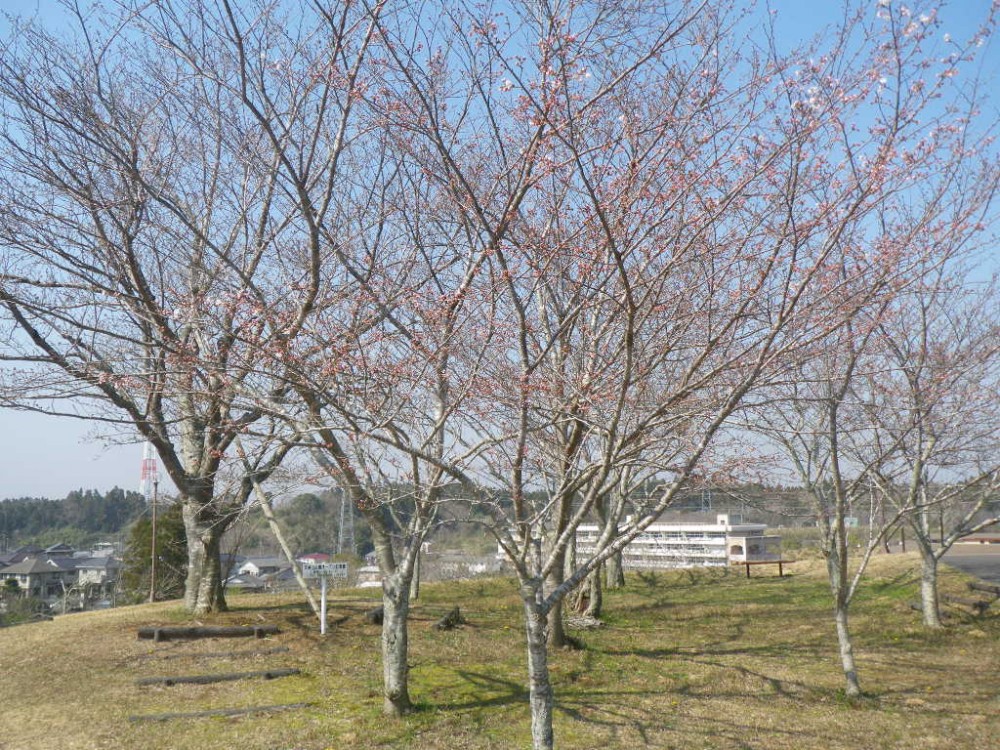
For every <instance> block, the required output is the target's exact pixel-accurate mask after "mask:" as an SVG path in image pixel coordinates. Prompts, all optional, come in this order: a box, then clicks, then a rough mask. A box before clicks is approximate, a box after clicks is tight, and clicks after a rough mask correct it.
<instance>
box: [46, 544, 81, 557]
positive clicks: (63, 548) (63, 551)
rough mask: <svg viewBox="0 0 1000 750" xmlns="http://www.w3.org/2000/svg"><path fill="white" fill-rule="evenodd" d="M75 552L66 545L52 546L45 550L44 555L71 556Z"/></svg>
mask: <svg viewBox="0 0 1000 750" xmlns="http://www.w3.org/2000/svg"><path fill="white" fill-rule="evenodd" d="M74 552H76V550H75V549H73V548H72V547H70V546H69V545H68V544H62V543H60V544H53V545H52V546H51V547H46V548H45V554H46V555H72V554H73V553H74Z"/></svg>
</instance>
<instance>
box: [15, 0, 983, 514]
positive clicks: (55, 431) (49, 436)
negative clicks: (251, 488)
mask: <svg viewBox="0 0 1000 750" xmlns="http://www.w3.org/2000/svg"><path fill="white" fill-rule="evenodd" d="M870 2H871V5H872V7H873V8H874V6H875V4H876V0H870ZM763 4H764V3H761V5H763ZM897 4H898V3H897ZM990 4H991V0H956V1H955V2H953V3H952V4H951V5H950V6H948V7H945V9H944V10H942V11H941V18H942V20H943V21H944V24H945V25H944V28H943V29H942V32H948V33H950V34H952V36H953V37H955V38H956V39H962V38H967V36H968V35H970V34H971V33H972V32H973V30H974V29H975V27H976V24H977V21H978V19H980V18H981V17H982V15H983V14H984V13H985V12H986V11H987V10H988V8H989V6H990ZM81 5H83V6H84V7H91V6H92V5H93V3H91V2H90V1H89V0H83V1H82V2H81ZM771 6H772V7H773V8H775V9H776V10H777V11H778V20H777V28H778V33H779V42H780V43H782V44H786V45H787V46H789V47H791V46H794V45H795V44H796V43H797V42H799V41H802V40H805V39H807V38H809V37H811V36H813V35H814V34H815V33H816V32H817V31H818V30H819V29H820V28H822V26H823V25H824V24H826V23H829V22H831V21H833V20H836V18H837V17H838V15H839V13H840V8H841V3H840V2H839V0H772V1H771ZM0 12H2V13H10V14H13V15H28V16H31V15H37V16H38V17H39V18H40V19H42V20H43V21H44V22H46V23H49V24H56V23H58V18H59V7H58V3H57V2H56V1H55V0H0ZM8 30H9V26H8V23H7V21H6V19H5V18H3V17H2V15H0V35H4V36H5V35H6V33H7V32H8ZM985 52H986V55H985V57H984V64H985V66H986V67H987V69H988V70H990V71H991V72H992V71H995V72H996V73H1000V43H997V42H995V41H994V42H992V43H990V44H989V45H988V46H987V49H986V50H985ZM994 106H995V105H994ZM141 458H142V446H141V445H140V444H136V445H133V446H110V447H109V446H106V445H105V444H104V443H103V441H101V440H100V439H99V437H98V435H97V434H96V432H95V430H94V428H93V427H91V426H88V425H87V424H86V423H84V422H80V421H78V420H71V419H58V418H54V417H45V416H41V415H35V414H28V413H23V412H14V411H10V410H0V498H5V497H20V496H47V497H64V496H65V495H66V493H68V492H69V491H71V490H73V489H77V488H80V487H83V488H96V489H100V490H107V489H110V488H111V487H112V486H115V485H117V486H119V487H123V488H125V489H137V488H138V483H139V469H140V460H141Z"/></svg>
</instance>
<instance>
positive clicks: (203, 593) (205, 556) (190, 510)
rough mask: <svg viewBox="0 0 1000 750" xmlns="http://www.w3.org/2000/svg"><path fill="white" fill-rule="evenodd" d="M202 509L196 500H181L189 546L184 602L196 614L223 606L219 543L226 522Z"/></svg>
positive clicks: (221, 609)
mask: <svg viewBox="0 0 1000 750" xmlns="http://www.w3.org/2000/svg"><path fill="white" fill-rule="evenodd" d="M205 510H206V509H205V506H204V504H203V503H201V502H199V501H198V500H193V499H190V498H185V499H184V500H183V506H182V508H181V515H182V517H183V518H184V531H185V535H186V537H187V547H188V572H187V579H186V581H185V585H184V606H185V607H186V608H187V610H188V611H189V612H191V613H192V614H195V615H203V614H207V613H209V612H224V611H225V610H226V599H225V596H224V595H223V591H222V564H221V561H220V559H219V543H220V541H221V539H222V533H223V532H224V531H225V530H226V528H227V526H228V524H227V523H225V522H224V520H223V519H220V518H217V517H215V516H214V514H206V513H205Z"/></svg>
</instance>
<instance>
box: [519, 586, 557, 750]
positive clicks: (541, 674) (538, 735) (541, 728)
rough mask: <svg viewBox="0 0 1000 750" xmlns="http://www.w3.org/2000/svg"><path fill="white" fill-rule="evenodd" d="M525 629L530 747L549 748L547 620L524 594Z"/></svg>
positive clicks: (550, 711)
mask: <svg viewBox="0 0 1000 750" xmlns="http://www.w3.org/2000/svg"><path fill="white" fill-rule="evenodd" d="M524 619H525V630H526V633H527V637H528V702H529V704H530V706H531V746H532V748H533V749H534V750H551V748H552V744H553V740H552V703H553V701H552V682H551V681H550V680H549V661H548V650H547V645H546V642H547V640H548V637H547V636H548V634H547V632H546V631H547V630H548V622H547V619H546V616H545V613H544V612H543V611H542V610H541V609H540V608H539V607H538V604H537V603H536V602H535V601H534V597H532V598H531V599H529V598H527V597H525V601H524Z"/></svg>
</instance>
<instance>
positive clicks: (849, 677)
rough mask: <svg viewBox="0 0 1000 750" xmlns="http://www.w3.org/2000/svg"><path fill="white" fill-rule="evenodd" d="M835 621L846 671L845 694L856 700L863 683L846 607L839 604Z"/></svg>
mask: <svg viewBox="0 0 1000 750" xmlns="http://www.w3.org/2000/svg"><path fill="white" fill-rule="evenodd" d="M834 619H835V620H836V622H837V642H838V644H839V645H840V663H841V666H842V667H843V669H844V678H845V679H846V681H847V684H846V687H845V693H846V694H847V696H848V697H851V698H856V697H858V696H859V695H861V683H860V682H859V681H858V670H857V667H856V666H855V664H854V646H853V644H852V642H851V629H850V627H849V625H848V620H847V606H846V605H844V604H840V603H838V604H837V606H836V608H835V612H834Z"/></svg>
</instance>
